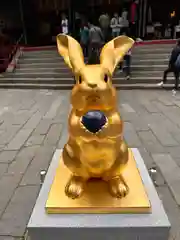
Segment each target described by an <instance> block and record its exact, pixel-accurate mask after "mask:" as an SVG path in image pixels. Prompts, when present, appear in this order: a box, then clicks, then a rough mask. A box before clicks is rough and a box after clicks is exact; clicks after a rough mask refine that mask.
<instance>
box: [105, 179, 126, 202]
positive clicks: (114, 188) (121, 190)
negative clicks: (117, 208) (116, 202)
mask: <svg viewBox="0 0 180 240" xmlns="http://www.w3.org/2000/svg"><path fill="white" fill-rule="evenodd" d="M109 190H110V193H111V195H112V196H113V197H116V198H123V197H125V196H126V195H127V194H128V192H129V188H128V186H127V185H126V183H125V182H124V180H123V179H122V178H121V177H117V178H113V179H111V180H110V181H109Z"/></svg>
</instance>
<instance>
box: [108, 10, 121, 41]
mask: <svg viewBox="0 0 180 240" xmlns="http://www.w3.org/2000/svg"><path fill="white" fill-rule="evenodd" d="M110 27H111V29H112V37H113V38H115V37H118V36H119V35H120V23H119V15H118V13H115V14H114V17H113V18H112V19H111V24H110Z"/></svg>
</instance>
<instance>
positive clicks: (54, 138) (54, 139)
mask: <svg viewBox="0 0 180 240" xmlns="http://www.w3.org/2000/svg"><path fill="white" fill-rule="evenodd" d="M62 128H63V127H62V124H61V123H60V124H53V125H51V127H50V129H49V131H48V133H47V135H46V138H45V140H44V145H48V146H56V144H57V143H58V140H59V139H60V136H61V133H62Z"/></svg>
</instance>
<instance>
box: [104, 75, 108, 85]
mask: <svg viewBox="0 0 180 240" xmlns="http://www.w3.org/2000/svg"><path fill="white" fill-rule="evenodd" d="M104 81H105V82H106V83H107V82H108V75H107V74H105V75H104Z"/></svg>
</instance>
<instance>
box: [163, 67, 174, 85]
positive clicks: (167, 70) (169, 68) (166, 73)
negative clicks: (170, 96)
mask: <svg viewBox="0 0 180 240" xmlns="http://www.w3.org/2000/svg"><path fill="white" fill-rule="evenodd" d="M170 72H172V67H171V66H169V67H168V68H167V69H166V70H165V71H164V74H163V83H166V82H167V75H168V73H170Z"/></svg>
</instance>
